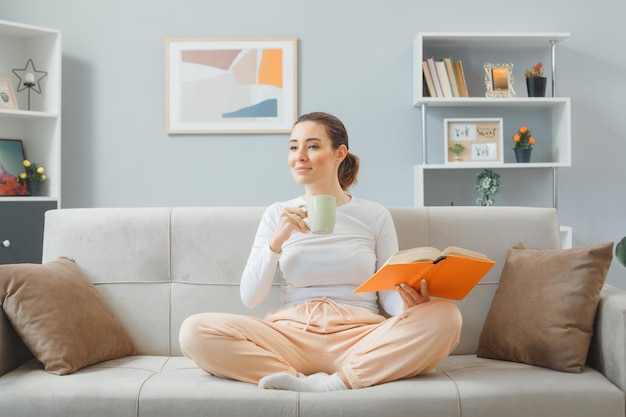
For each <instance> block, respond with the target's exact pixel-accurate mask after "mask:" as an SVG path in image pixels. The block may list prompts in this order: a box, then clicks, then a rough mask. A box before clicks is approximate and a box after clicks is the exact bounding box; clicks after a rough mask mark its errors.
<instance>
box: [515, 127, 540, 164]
mask: <svg viewBox="0 0 626 417" xmlns="http://www.w3.org/2000/svg"><path fill="white" fill-rule="evenodd" d="M513 142H515V146H514V147H513V151H514V152H515V160H516V161H517V162H530V155H531V153H532V151H533V145H534V144H535V138H534V137H533V136H532V134H531V133H530V130H528V128H527V127H526V126H522V127H520V128H519V130H518V131H517V133H516V134H515V135H513Z"/></svg>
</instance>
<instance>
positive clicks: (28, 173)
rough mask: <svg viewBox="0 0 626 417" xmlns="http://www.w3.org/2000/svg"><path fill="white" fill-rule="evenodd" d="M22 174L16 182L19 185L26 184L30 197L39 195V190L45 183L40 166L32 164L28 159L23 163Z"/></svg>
mask: <svg viewBox="0 0 626 417" xmlns="http://www.w3.org/2000/svg"><path fill="white" fill-rule="evenodd" d="M23 165H24V172H22V173H21V174H20V175H19V177H18V178H17V181H18V182H19V183H20V184H26V186H27V187H28V193H29V194H30V195H31V196H38V195H41V188H42V186H43V183H44V182H45V181H46V174H45V170H44V168H43V167H42V166H38V165H37V164H33V163H32V162H30V161H29V160H28V159H25V160H24V162H23Z"/></svg>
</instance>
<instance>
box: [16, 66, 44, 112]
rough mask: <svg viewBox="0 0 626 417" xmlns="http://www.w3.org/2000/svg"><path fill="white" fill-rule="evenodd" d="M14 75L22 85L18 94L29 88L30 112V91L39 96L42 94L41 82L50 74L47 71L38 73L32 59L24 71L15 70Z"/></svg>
mask: <svg viewBox="0 0 626 417" xmlns="http://www.w3.org/2000/svg"><path fill="white" fill-rule="evenodd" d="M12 71H13V74H15V75H16V76H17V78H19V79H20V83H19V84H18V86H17V92H18V93H19V92H20V91H23V90H25V89H27V88H28V110H30V91H31V90H33V91H35V93H37V94H41V84H40V82H41V80H42V79H44V78H45V77H46V76H47V75H48V73H47V72H45V71H37V69H36V68H35V64H33V60H32V59H30V58H29V59H28V62H26V66H25V67H24V69H18V68H16V69H13V70H12Z"/></svg>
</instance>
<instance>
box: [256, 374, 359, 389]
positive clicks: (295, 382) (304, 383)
mask: <svg viewBox="0 0 626 417" xmlns="http://www.w3.org/2000/svg"><path fill="white" fill-rule="evenodd" d="M259 388H265V389H282V390H288V391H300V392H327V391H338V390H344V389H348V387H346V384H344V383H343V381H342V380H341V378H339V375H337V373H334V374H332V375H328V374H326V373H324V372H320V373H317V374H313V375H309V376H305V375H302V374H300V377H299V378H298V377H297V376H293V375H291V374H288V373H287V372H279V373H277V374H272V375H268V376H266V377H263V378H261V380H260V381H259Z"/></svg>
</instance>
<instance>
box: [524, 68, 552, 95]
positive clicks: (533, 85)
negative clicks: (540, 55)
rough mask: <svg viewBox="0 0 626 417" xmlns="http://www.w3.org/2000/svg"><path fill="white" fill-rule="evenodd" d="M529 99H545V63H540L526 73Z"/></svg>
mask: <svg viewBox="0 0 626 417" xmlns="http://www.w3.org/2000/svg"><path fill="white" fill-rule="evenodd" d="M524 75H525V76H526V89H527V91H528V97H545V95H546V83H547V79H546V77H544V76H543V63H541V62H538V63H537V65H535V66H534V67H533V68H532V69H527V70H526V71H525V72H524Z"/></svg>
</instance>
